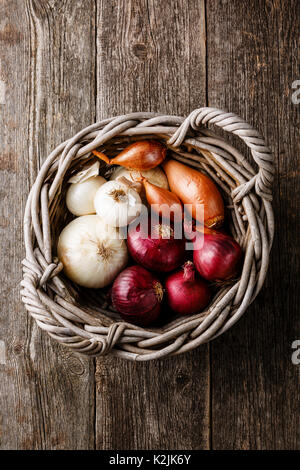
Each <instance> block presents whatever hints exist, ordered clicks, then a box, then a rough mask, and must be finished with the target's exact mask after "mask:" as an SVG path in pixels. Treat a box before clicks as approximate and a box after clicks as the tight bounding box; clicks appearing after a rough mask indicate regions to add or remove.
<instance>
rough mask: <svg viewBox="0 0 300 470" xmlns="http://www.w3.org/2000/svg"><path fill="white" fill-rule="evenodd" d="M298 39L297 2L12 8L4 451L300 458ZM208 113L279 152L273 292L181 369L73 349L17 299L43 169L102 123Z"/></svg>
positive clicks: (0, 351)
mask: <svg viewBox="0 0 300 470" xmlns="http://www.w3.org/2000/svg"><path fill="white" fill-rule="evenodd" d="M299 30H300V3H299V1H298V0H273V1H272V0H267V1H262V0H248V1H245V2H242V1H240V0H227V1H226V0H209V1H208V0H207V1H205V0H189V1H186V0H166V1H161V0H132V1H129V0H119V1H112V0H84V1H83V0H0V143H1V146H0V175H1V176H0V178H1V179H0V201H1V212H0V233H1V257H0V263H1V269H0V272H1V286H0V288H1V298H0V302H1V317H0V400H1V402H0V447H1V448H2V449H110V450H112V449H118V450H123V449H297V448H298V449H299V448H300V420H299V416H300V407H299V389H300V365H299V366H296V365H293V364H292V361H291V355H292V352H293V350H292V348H291V345H292V342H293V341H294V340H297V339H299V340H300V320H299V304H300V298H299V282H298V281H299V272H300V269H299V212H300V202H299V201H300V198H299V158H298V156H299V123H300V119H299V117H300V104H298V105H297V104H293V103H292V94H293V92H295V90H293V88H292V83H293V82H294V81H295V80H300V68H299V64H300V61H299V50H300V48H299V46H300V41H299ZM204 105H212V106H217V107H220V108H225V109H228V110H230V111H234V112H236V113H238V114H240V115H241V116H242V117H244V118H245V119H246V120H248V121H249V122H250V123H251V124H253V125H254V126H255V127H257V128H258V129H259V130H260V131H261V132H262V133H263V134H264V135H265V137H266V139H267V141H268V142H269V144H270V146H271V148H272V149H273V151H274V155H275V164H276V169H277V173H276V177H275V185H274V193H275V195H274V209H275V214H276V238H275V244H274V248H273V252H272V260H271V266H270V270H269V274H268V278H267V281H266V284H265V287H264V289H263V291H262V293H261V294H260V295H259V297H258V299H257V300H256V301H255V304H254V305H253V306H252V307H251V308H250V309H249V310H248V312H247V314H246V315H245V316H244V317H243V319H242V320H241V321H240V322H239V324H238V325H237V326H235V327H234V328H232V330H231V331H230V332H229V333H226V334H225V335H224V336H222V337H221V338H219V339H217V340H216V341H214V342H213V343H212V344H209V345H204V346H202V347H200V348H199V349H197V350H195V351H193V352H191V353H188V354H185V355H182V356H180V357H177V358H171V359H167V360H160V361H157V362H153V363H145V364H144V363H138V364H133V363H129V362H124V361H122V360H116V359H114V358H112V359H111V358H109V357H107V358H104V359H103V358H102V359H101V358H100V359H97V360H89V359H85V358H83V357H79V356H78V355H76V354H73V353H72V352H69V351H68V350H66V349H63V348H62V347H61V346H59V345H58V344H56V343H55V342H54V341H52V340H51V339H50V338H49V337H47V335H46V334H44V333H43V332H41V331H40V330H39V329H38V328H37V326H36V325H35V324H34V323H33V322H32V321H31V320H30V319H29V318H28V317H27V315H26V313H25V309H24V308H23V306H22V304H21V301H20V296H19V282H20V279H21V260H22V258H23V257H24V249H23V242H22V237H23V235H22V215H23V211H24V205H25V201H26V197H27V194H28V192H29V188H30V186H31V185H32V183H33V182H34V179H35V177H36V174H37V171H38V168H39V166H40V164H41V162H42V161H43V160H44V159H45V158H46V156H47V155H48V153H49V152H50V150H52V149H53V148H54V147H55V146H56V145H57V144H59V143H60V142H61V141H63V140H65V139H67V138H68V137H71V136H72V135H73V134H74V133H75V132H77V131H78V130H80V129H81V128H83V127H85V126H87V125H88V124H90V123H93V122H95V121H96V120H99V119H101V118H104V117H108V116H113V115H118V114H122V113H127V112H131V111H142V110H144V111H159V112H161V113H166V114H177V115H183V116H185V115H187V114H188V113H189V112H190V111H191V110H193V109H194V108H197V107H200V106H204ZM297 183H298V184H297Z"/></svg>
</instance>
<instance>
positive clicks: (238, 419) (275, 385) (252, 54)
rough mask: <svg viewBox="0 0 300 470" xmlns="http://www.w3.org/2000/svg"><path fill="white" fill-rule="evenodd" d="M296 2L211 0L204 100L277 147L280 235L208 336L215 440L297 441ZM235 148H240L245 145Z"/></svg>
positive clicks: (246, 444)
mask: <svg viewBox="0 0 300 470" xmlns="http://www.w3.org/2000/svg"><path fill="white" fill-rule="evenodd" d="M299 18H300V17H299V2H297V1H296V0H292V1H272V2H264V1H253V0H252V1H249V2H239V1H232V2H207V19H208V24H207V32H208V38H207V47H208V50H207V52H208V98H209V105H213V106H215V105H216V106H218V107H221V108H225V109H229V110H231V111H233V112H236V113H238V114H240V115H241V116H243V117H244V118H245V119H246V120H247V121H249V122H250V123H252V124H253V125H254V126H255V127H257V128H258V129H259V130H260V131H261V132H262V134H263V135H264V136H265V137H266V139H267V141H268V142H269V144H270V145H271V148H272V149H273V151H274V155H275V162H276V167H277V174H276V179H275V185H274V193H275V194H274V209H275V215H276V239H275V243H274V248H273V252H272V260H271V265H270V270H269V273H268V278H267V282H266V284H265V287H264V289H263V291H262V292H261V294H260V295H259V297H258V298H257V299H256V301H255V303H254V305H253V306H252V307H251V308H249V310H248V312H247V313H246V315H245V316H244V317H243V319H242V320H241V321H240V323H239V324H238V325H237V326H236V327H234V328H233V329H232V330H231V331H230V332H229V333H228V334H226V335H224V336H223V337H221V338H220V339H218V340H217V341H215V342H214V343H213V344H212V362H211V363H212V370H211V374H212V446H213V448H215V449H299V448H300V433H299V424H300V421H299V416H300V406H299V400H298V399H297V398H296V397H297V396H298V394H299V387H300V369H299V367H297V366H295V365H293V364H292V362H291V354H292V349H291V344H292V342H293V341H294V340H295V339H297V338H298V337H299V331H300V320H299V314H298V305H299V302H300V298H299V289H297V288H295V287H296V279H297V278H298V277H299V271H300V270H299V243H298V242H297V240H299V235H300V233H299V228H300V227H299V222H298V213H299V210H300V200H299V197H297V191H298V189H297V188H299V124H300V119H299V118H300V105H298V106H297V105H295V104H293V103H292V100H291V95H292V92H293V90H292V82H293V81H294V80H296V79H298V78H299V50H300V49H299V46H300V43H299V26H300V21H299ZM241 148H243V147H242V146H241Z"/></svg>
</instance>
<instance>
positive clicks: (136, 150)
mask: <svg viewBox="0 0 300 470" xmlns="http://www.w3.org/2000/svg"><path fill="white" fill-rule="evenodd" d="M93 153H94V155H96V156H97V157H98V158H100V159H101V160H104V161H105V163H107V164H108V165H120V166H124V167H125V168H131V169H132V170H139V171H141V170H150V169H151V168H155V167H156V166H158V165H160V164H161V163H162V161H163V160H164V159H165V157H166V153H167V149H166V147H165V146H164V145H163V144H162V143H161V142H159V141H158V140H140V141H138V142H134V143H133V144H131V145H129V146H128V147H126V148H125V149H124V150H123V151H122V152H121V153H119V155H117V156H116V157H114V158H111V159H109V158H108V157H107V156H106V155H104V154H103V153H102V152H98V151H97V150H94V151H93Z"/></svg>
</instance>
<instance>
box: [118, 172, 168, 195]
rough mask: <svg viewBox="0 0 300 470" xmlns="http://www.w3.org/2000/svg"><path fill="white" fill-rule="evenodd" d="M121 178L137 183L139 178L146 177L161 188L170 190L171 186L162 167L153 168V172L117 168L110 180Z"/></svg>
mask: <svg viewBox="0 0 300 470" xmlns="http://www.w3.org/2000/svg"><path fill="white" fill-rule="evenodd" d="M120 176H125V178H127V179H129V180H131V181H135V179H136V178H137V177H139V176H144V177H145V178H147V180H148V181H150V183H152V184H155V185H156V186H159V187H160V188H165V189H169V184H168V180H167V177H166V175H165V173H164V171H163V170H162V169H161V168H160V167H158V166H157V167H155V168H151V170H143V171H137V170H130V169H129V168H124V167H117V168H116V169H115V171H114V172H113V174H112V175H111V177H110V180H116V179H117V178H119V177H120Z"/></svg>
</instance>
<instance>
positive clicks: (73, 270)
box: [57, 215, 128, 289]
mask: <svg viewBox="0 0 300 470" xmlns="http://www.w3.org/2000/svg"><path fill="white" fill-rule="evenodd" d="M57 255H58V258H59V259H60V261H61V262H62V263H63V266H64V273H65V274H66V276H68V278H69V279H71V280H72V281H74V282H76V283H77V284H79V285H80V286H83V287H90V288H94V289H98V288H100V287H105V286H107V285H108V284H110V283H111V282H112V281H113V280H114V279H115V277H116V276H117V274H119V272H120V271H121V270H122V269H123V268H124V267H125V266H126V264H127V260H128V252H127V247H126V243H125V240H123V239H122V238H121V237H120V234H119V232H118V230H117V229H116V228H114V227H110V226H108V225H106V224H105V222H104V221H103V220H102V219H101V218H100V217H98V216H97V215H84V216H82V217H78V218H76V219H74V220H72V222H70V223H69V224H68V225H67V226H66V227H65V228H64V229H63V231H62V232H61V234H60V236H59V239H58V245H57Z"/></svg>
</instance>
